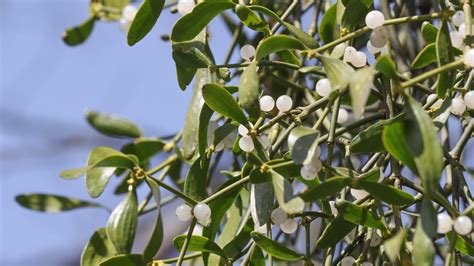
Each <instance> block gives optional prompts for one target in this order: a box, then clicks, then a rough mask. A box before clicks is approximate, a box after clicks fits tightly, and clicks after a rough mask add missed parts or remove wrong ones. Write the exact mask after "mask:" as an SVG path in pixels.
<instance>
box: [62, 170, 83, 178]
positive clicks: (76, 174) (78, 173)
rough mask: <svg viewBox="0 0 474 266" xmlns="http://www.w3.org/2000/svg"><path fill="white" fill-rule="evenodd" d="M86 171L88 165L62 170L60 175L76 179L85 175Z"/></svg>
mask: <svg viewBox="0 0 474 266" xmlns="http://www.w3.org/2000/svg"><path fill="white" fill-rule="evenodd" d="M86 172H87V168H86V167H82V168H74V169H69V170H64V171H61V173H59V176H60V177H62V178H64V179H76V178H79V177H81V176H83V175H85V174H86Z"/></svg>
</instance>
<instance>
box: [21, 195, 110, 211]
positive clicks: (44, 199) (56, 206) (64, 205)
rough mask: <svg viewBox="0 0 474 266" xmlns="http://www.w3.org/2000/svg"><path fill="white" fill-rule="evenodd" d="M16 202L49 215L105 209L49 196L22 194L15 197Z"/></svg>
mask: <svg viewBox="0 0 474 266" xmlns="http://www.w3.org/2000/svg"><path fill="white" fill-rule="evenodd" d="M15 201H16V202H17V203H18V204H20V205H21V206H23V207H25V208H27V209H31V210H34V211H40V212H49V213H56V212H63V211H70V210H75V209H79V208H84V207H95V208H96V207H99V208H105V207H104V206H102V205H100V204H97V203H93V202H87V201H82V200H80V199H75V198H69V197H63V196H58V195H49V194H21V195H18V196H16V197H15ZM105 209H106V208H105Z"/></svg>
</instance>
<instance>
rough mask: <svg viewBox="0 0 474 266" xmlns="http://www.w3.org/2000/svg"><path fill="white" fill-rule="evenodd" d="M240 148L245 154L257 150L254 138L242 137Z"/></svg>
mask: <svg viewBox="0 0 474 266" xmlns="http://www.w3.org/2000/svg"><path fill="white" fill-rule="evenodd" d="M239 147H240V149H241V150H243V151H244V152H252V151H253V150H254V149H255V146H254V144H253V140H252V137H250V136H243V137H241V138H240V140H239Z"/></svg>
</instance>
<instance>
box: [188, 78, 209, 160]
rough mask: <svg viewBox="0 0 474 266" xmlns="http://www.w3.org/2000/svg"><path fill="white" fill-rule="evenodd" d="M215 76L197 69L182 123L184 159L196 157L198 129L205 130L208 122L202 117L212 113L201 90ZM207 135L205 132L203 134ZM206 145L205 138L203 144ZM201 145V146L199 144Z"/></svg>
mask: <svg viewBox="0 0 474 266" xmlns="http://www.w3.org/2000/svg"><path fill="white" fill-rule="evenodd" d="M215 81H216V76H215V75H214V74H212V73H211V72H210V71H209V70H208V69H199V70H198V72H197V74H196V82H195V84H194V92H193V97H192V99H191V103H190V104H189V107H188V111H187V113H186V118H185V121H184V128H183V137H182V143H183V155H184V157H185V158H186V159H191V158H195V157H197V153H196V151H197V150H198V148H200V143H199V142H200V137H201V140H202V141H204V140H203V136H202V134H203V133H204V132H201V136H200V135H199V133H200V129H202V128H206V130H207V125H208V123H209V121H207V123H206V121H205V120H201V119H200V118H201V116H202V117H207V116H208V114H212V111H211V110H210V109H209V107H208V106H207V105H206V104H205V103H204V98H203V95H202V90H201V88H202V87H203V86H204V85H205V84H207V83H210V82H215ZM201 122H203V123H206V126H205V125H201ZM205 134H206V135H207V131H206V133H205ZM204 144H206V145H207V136H206V140H205V143H204ZM201 145H202V144H201Z"/></svg>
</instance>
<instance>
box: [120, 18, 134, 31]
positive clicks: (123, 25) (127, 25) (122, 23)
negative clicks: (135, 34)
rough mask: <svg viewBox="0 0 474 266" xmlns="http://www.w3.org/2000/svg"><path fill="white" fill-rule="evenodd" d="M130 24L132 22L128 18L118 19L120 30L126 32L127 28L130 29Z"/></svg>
mask: <svg viewBox="0 0 474 266" xmlns="http://www.w3.org/2000/svg"><path fill="white" fill-rule="evenodd" d="M130 25H132V22H131V21H129V20H126V19H124V18H121V19H120V20H119V29H120V31H121V32H125V33H127V32H128V30H129V29H130Z"/></svg>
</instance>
